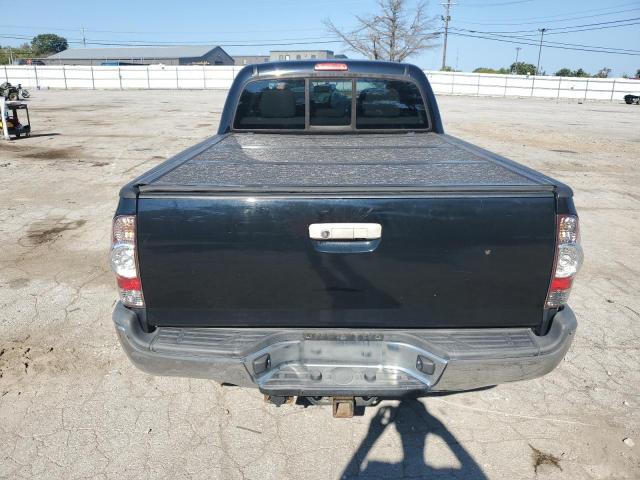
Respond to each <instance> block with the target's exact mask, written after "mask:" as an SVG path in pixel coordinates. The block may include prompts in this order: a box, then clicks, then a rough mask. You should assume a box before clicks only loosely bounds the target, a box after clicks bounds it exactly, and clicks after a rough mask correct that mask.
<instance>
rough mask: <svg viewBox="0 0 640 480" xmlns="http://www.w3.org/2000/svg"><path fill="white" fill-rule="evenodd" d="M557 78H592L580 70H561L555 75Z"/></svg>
mask: <svg viewBox="0 0 640 480" xmlns="http://www.w3.org/2000/svg"><path fill="white" fill-rule="evenodd" d="M555 75H556V77H590V76H591V75H589V74H588V73H587V72H585V71H584V70H583V69H581V68H579V69H578V70H571V69H570V68H561V69H560V70H558V71H557V72H556V73H555Z"/></svg>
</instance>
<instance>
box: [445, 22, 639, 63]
mask: <svg viewBox="0 0 640 480" xmlns="http://www.w3.org/2000/svg"><path fill="white" fill-rule="evenodd" d="M638 24H640V22H638ZM449 34H450V35H455V36H458V37H469V38H480V39H483V40H492V41H494V42H502V43H511V44H515V45H531V46H534V47H537V46H538V44H537V43H534V42H533V41H527V40H517V39H514V40H507V39H502V38H495V37H487V36H483V35H473V34H469V33H460V32H455V31H452V32H449ZM545 46H546V47H548V48H555V49H558V50H574V51H582V52H594V53H606V54H611V55H631V56H640V53H630V52H617V51H608V50H596V49H592V48H591V49H590V48H578V47H564V46H560V45H548V44H545Z"/></svg>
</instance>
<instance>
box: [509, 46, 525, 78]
mask: <svg viewBox="0 0 640 480" xmlns="http://www.w3.org/2000/svg"><path fill="white" fill-rule="evenodd" d="M520 50H522V47H516V61H515V62H513V68H512V69H511V73H515V72H516V69H517V68H518V56H519V55H520Z"/></svg>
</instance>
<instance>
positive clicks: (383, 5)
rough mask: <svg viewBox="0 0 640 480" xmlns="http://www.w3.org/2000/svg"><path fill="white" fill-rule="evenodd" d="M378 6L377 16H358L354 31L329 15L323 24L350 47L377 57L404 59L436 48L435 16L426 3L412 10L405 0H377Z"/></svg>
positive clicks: (395, 60) (369, 56) (395, 59)
mask: <svg viewBox="0 0 640 480" xmlns="http://www.w3.org/2000/svg"><path fill="white" fill-rule="evenodd" d="M378 7H379V8H380V12H379V13H378V14H377V15H372V16H368V17H363V16H359V15H356V20H357V21H358V26H357V27H356V28H355V29H353V30H351V31H345V30H342V29H340V28H338V27H337V26H336V25H335V24H334V23H333V22H332V21H331V20H330V19H328V18H327V19H325V20H324V24H325V26H326V27H327V29H328V30H329V32H330V33H332V34H334V35H336V36H338V37H339V38H340V39H341V40H342V41H343V42H344V43H345V44H347V45H348V46H349V48H351V49H352V50H355V51H356V52H359V53H362V54H363V55H366V56H367V57H368V58H371V59H374V60H389V61H392V62H402V61H403V60H405V59H406V58H407V57H410V56H412V55H416V54H418V53H420V52H422V51H424V50H428V49H430V48H434V47H435V44H434V40H435V39H436V38H437V37H438V35H439V33H438V32H434V31H433V29H432V26H433V23H434V18H433V17H431V18H430V17H427V15H426V13H425V12H426V10H427V4H426V2H424V1H421V2H419V3H418V4H417V5H416V6H415V8H413V9H409V7H408V6H407V3H406V1H405V0H378Z"/></svg>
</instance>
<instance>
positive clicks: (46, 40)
mask: <svg viewBox="0 0 640 480" xmlns="http://www.w3.org/2000/svg"><path fill="white" fill-rule="evenodd" d="M31 48H32V49H33V53H34V54H35V55H45V54H49V53H58V52H61V51H63V50H66V49H67V48H69V44H68V43H67V39H66V38H64V37H61V36H59V35H56V34H55V33H41V34H40V35H36V36H35V37H33V40H31Z"/></svg>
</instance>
